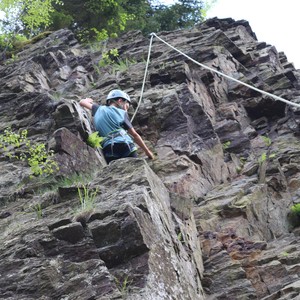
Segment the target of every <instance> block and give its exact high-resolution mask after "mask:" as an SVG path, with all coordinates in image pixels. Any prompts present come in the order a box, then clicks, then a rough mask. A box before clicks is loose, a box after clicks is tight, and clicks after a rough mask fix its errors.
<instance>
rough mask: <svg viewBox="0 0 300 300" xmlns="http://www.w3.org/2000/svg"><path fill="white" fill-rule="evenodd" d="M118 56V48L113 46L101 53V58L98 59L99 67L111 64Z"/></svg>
mask: <svg viewBox="0 0 300 300" xmlns="http://www.w3.org/2000/svg"><path fill="white" fill-rule="evenodd" d="M118 57H119V52H118V49H116V48H114V49H111V50H108V51H105V52H103V53H102V59H101V60H100V61H99V63H98V65H99V67H105V66H109V65H112V64H114V63H115V62H116V60H117V58H118Z"/></svg>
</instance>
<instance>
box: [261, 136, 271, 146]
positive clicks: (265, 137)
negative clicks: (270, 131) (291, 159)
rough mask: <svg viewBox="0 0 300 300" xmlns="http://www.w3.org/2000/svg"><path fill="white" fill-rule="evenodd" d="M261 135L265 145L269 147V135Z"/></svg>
mask: <svg viewBox="0 0 300 300" xmlns="http://www.w3.org/2000/svg"><path fill="white" fill-rule="evenodd" d="M261 137H262V139H263V141H264V142H265V144H266V146H267V147H270V146H271V144H272V140H271V139H270V138H269V137H267V136H263V135H262V136H261Z"/></svg>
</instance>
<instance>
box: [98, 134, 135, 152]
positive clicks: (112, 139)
mask: <svg viewBox="0 0 300 300" xmlns="http://www.w3.org/2000/svg"><path fill="white" fill-rule="evenodd" d="M128 135H129V134H128V133H127V132H126V131H125V130H124V129H123V128H121V129H116V130H114V131H111V132H109V133H108V134H107V136H106V137H105V138H104V140H103V142H102V146H103V148H104V144H105V143H106V142H107V141H109V140H110V141H111V143H110V144H109V145H107V146H110V149H111V153H112V156H113V148H114V144H115V141H114V139H115V138H116V137H122V138H123V140H124V143H125V144H126V145H127V147H128V150H129V152H130V153H131V152H133V151H135V150H133V149H132V148H131V147H130V144H129V142H128V140H127V139H126V136H128ZM107 146H105V147H107Z"/></svg>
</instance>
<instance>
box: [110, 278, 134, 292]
mask: <svg viewBox="0 0 300 300" xmlns="http://www.w3.org/2000/svg"><path fill="white" fill-rule="evenodd" d="M114 278H115V282H116V285H117V288H118V290H119V291H120V292H121V294H122V297H125V296H126V294H127V293H128V289H129V285H130V284H131V283H132V280H128V278H129V276H128V275H127V276H126V277H125V278H124V280H122V279H118V278H117V277H114Z"/></svg>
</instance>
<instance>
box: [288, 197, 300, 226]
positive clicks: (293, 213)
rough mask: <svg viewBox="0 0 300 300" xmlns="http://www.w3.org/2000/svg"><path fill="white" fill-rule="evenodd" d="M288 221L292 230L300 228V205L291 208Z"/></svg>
mask: <svg viewBox="0 0 300 300" xmlns="http://www.w3.org/2000/svg"><path fill="white" fill-rule="evenodd" d="M288 220H289V223H290V225H291V226H292V228H295V227H299V226H300V203H296V204H294V205H292V206H291V208H290V211H289V214H288Z"/></svg>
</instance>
